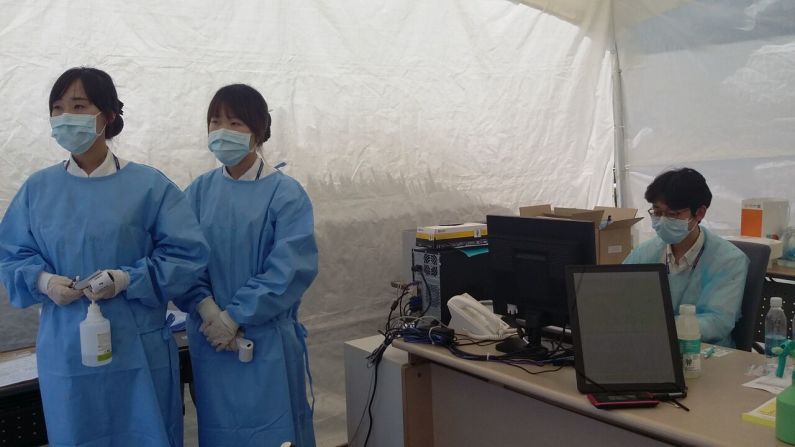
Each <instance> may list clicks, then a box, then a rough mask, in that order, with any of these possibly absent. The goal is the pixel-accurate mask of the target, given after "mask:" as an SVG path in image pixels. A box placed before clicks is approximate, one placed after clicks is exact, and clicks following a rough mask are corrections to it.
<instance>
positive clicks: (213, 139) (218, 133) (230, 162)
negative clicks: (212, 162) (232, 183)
mask: <svg viewBox="0 0 795 447" xmlns="http://www.w3.org/2000/svg"><path fill="white" fill-rule="evenodd" d="M250 141H251V134H250V133H243V132H236V131H234V130H229V129H218V130H214V131H212V132H210V134H209V135H208V143H207V146H208V147H209V148H210V152H212V153H213V155H215V158H217V159H218V161H220V162H221V163H223V164H224V166H234V165H236V164H238V163H240V160H242V159H243V158H245V156H246V155H248V153H249V152H250V151H251V148H250V147H249V142H250Z"/></svg>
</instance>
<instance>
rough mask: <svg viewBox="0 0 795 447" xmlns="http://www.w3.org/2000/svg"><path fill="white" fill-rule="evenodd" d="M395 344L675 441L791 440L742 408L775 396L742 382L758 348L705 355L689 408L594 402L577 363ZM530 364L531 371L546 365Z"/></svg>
mask: <svg viewBox="0 0 795 447" xmlns="http://www.w3.org/2000/svg"><path fill="white" fill-rule="evenodd" d="M393 345H394V346H395V347H396V348H399V349H402V350H404V351H407V352H409V353H410V354H414V355H416V356H419V357H422V358H425V359H428V360H430V361H433V362H435V363H438V364H442V365H445V366H448V367H451V368H454V369H457V370H460V371H463V372H466V373H469V374H472V375H474V376H478V377H481V378H484V379H487V380H489V381H491V382H493V383H497V384H500V385H502V386H504V387H506V388H510V389H512V390H514V391H517V392H519V393H522V394H525V395H528V396H531V397H533V398H536V399H539V400H542V401H545V402H547V403H549V404H552V405H555V406H558V407H561V408H565V409H568V410H570V411H574V412H576V413H579V414H582V415H586V416H589V417H593V418H595V419H599V420H602V421H603V422H606V423H609V424H613V425H617V426H621V427H624V428H627V429H629V430H632V431H635V432H639V433H643V434H646V435H649V436H652V437H654V438H658V439H662V440H664V441H668V442H672V443H675V444H686V445H744V446H754V447H765V446H785V445H787V444H784V443H782V442H780V441H778V440H777V439H776V436H775V431H774V429H772V428H769V427H764V426H761V425H758V424H753V423H750V422H746V421H743V420H742V418H741V415H742V413H743V412H746V411H750V410H752V409H754V408H756V407H757V406H759V405H760V404H762V403H764V402H765V401H767V400H769V399H771V398H772V397H773V395H772V394H770V393H768V392H767V391H762V390H757V389H752V388H747V387H743V386H741V385H742V384H743V383H746V382H748V381H750V380H752V379H754V377H750V376H747V375H745V372H746V371H747V370H748V367H749V365H752V364H759V363H762V362H763V357H762V356H761V355H759V354H754V353H750V352H745V351H735V350H732V353H731V354H729V355H726V356H723V357H719V358H715V357H713V358H710V359H705V360H703V362H702V375H701V377H699V378H697V379H691V380H688V381H687V385H688V397H687V398H686V399H683V400H682V403H683V404H684V405H686V406H687V407H688V408H690V411H689V412H687V411H684V410H682V409H680V408H676V407H674V406H672V405H669V404H667V403H661V404H660V405H658V406H657V407H655V408H635V409H623V410H612V411H606V410H599V409H597V408H595V407H594V406H592V405H591V404H590V403H589V402H588V400H587V399H586V397H585V395H583V394H580V393H579V392H578V391H577V382H576V377H575V373H574V368H571V367H567V368H563V369H562V370H560V371H557V372H552V373H547V374H540V375H530V374H527V373H525V372H523V371H521V370H519V369H517V368H515V367H512V366H509V365H502V364H499V363H493V362H476V361H470V360H462V359H459V358H457V357H454V356H453V355H452V354H450V352H449V351H448V350H447V349H445V348H442V347H436V346H429V345H423V344H413V343H406V342H404V341H402V340H395V341H394V343H393ZM465 349H466V350H467V351H470V352H477V353H481V354H485V353H486V352H487V351H490V352H492V353H495V354H497V352H496V350H495V349H494V348H493V347H490V348H485V347H474V346H468V347H466V348H465ZM527 368H528V369H530V370H532V371H539V370H542V369H544V368H541V367H532V366H527Z"/></svg>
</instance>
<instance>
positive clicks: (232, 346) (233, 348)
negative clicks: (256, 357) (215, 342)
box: [224, 330, 243, 352]
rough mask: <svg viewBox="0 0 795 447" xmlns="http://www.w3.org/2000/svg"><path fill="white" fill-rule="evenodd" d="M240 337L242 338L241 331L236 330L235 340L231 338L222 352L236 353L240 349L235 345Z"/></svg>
mask: <svg viewBox="0 0 795 447" xmlns="http://www.w3.org/2000/svg"><path fill="white" fill-rule="evenodd" d="M241 337H243V331H241V330H238V331H237V333H236V334H235V338H233V339H232V341H230V342H229V344H228V345H226V346H224V350H226V351H234V352H237V351H238V350H239V349H240V347H239V346H238V345H237V339H238V338H241Z"/></svg>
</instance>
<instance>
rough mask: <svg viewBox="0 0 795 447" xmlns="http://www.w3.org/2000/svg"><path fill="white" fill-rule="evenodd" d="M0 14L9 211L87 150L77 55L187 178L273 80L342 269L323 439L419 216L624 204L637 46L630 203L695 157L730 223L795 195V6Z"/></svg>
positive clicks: (279, 132) (313, 319) (729, 226)
mask: <svg viewBox="0 0 795 447" xmlns="http://www.w3.org/2000/svg"><path fill="white" fill-rule="evenodd" d="M298 3H300V4H298ZM0 9H2V10H3V14H2V15H0V39H2V45H1V46H0V79H2V82H0V95H2V97H3V99H4V104H6V107H2V108H0V123H3V124H1V125H0V160H2V163H0V215H1V214H2V213H3V212H4V210H5V208H6V207H7V205H8V203H9V201H10V200H11V198H12V197H13V195H14V193H15V192H16V190H17V189H18V188H19V186H20V185H21V184H22V182H23V181H24V180H25V179H26V178H27V176H28V175H29V174H30V173H31V172H33V171H35V170H38V169H41V168H43V167H45V166H48V165H51V164H53V163H55V162H57V161H59V160H62V159H63V158H64V156H65V152H64V151H63V150H61V149H60V148H58V147H57V146H56V144H55V143H54V142H53V141H52V139H51V138H50V137H49V127H48V120H47V114H46V110H47V108H46V103H47V96H48V93H49V89H50V87H51V85H52V83H53V81H54V79H55V78H56V77H57V76H58V75H59V74H60V73H61V72H63V71H64V70H65V69H66V68H68V67H71V66H75V65H92V66H97V67H99V68H102V69H105V70H106V71H108V72H109V73H110V74H111V76H113V78H114V80H115V81H116V84H117V87H118V90H119V94H120V97H121V99H122V101H124V103H125V114H124V118H125V129H124V131H123V132H122V134H121V135H120V136H119V137H117V138H116V139H115V141H114V142H113V144H112V146H111V147H112V149H113V150H114V151H116V152H117V153H118V154H119V155H120V156H122V157H124V158H127V159H130V160H133V161H137V162H142V163H146V164H150V165H152V166H154V167H156V168H159V169H161V170H162V171H164V172H165V174H166V175H168V176H169V177H170V178H172V179H173V180H174V181H175V182H176V183H177V184H178V185H180V186H182V187H184V186H186V185H187V184H188V183H189V182H190V181H191V180H192V179H193V178H195V177H196V176H197V175H199V174H200V173H202V172H205V171H206V170H208V169H211V168H213V167H215V166H216V163H215V161H214V159H213V158H212V156H211V155H210V153H209V152H208V151H207V150H206V126H205V121H204V119H205V116H204V114H205V110H206V106H207V103H208V101H209V99H210V98H211V96H212V94H213V92H214V91H215V90H216V89H217V88H218V87H220V86H222V85H224V84H227V83H231V82H245V83H249V84H251V85H253V86H254V87H256V88H257V89H259V90H260V91H262V92H263V94H264V96H265V97H266V99H267V100H268V103H269V105H270V107H271V108H272V109H273V110H272V115H273V122H274V127H273V131H272V135H273V136H272V138H271V140H270V141H269V142H268V143H267V144H266V145H265V147H264V151H265V155H266V158H267V159H268V160H269V161H270V162H271V163H276V162H278V161H287V162H288V166H287V168H286V169H285V172H286V173H288V174H290V175H292V176H294V177H296V178H297V179H298V180H300V181H301V182H302V183H303V184H304V185H305V186H306V189H307V191H308V193H309V194H310V196H311V197H312V200H313V203H314V207H315V217H316V230H317V237H318V244H319V246H320V250H321V271H320V275H319V276H318V279H317V280H316V282H315V284H314V285H313V287H312V288H311V289H310V291H309V292H308V293H307V295H306V297H305V300H304V305H303V306H302V318H303V319H304V320H305V322H306V323H307V327H308V329H309V332H310V339H309V341H310V351H311V355H312V369H313V374H314V378H315V386H316V396H317V397H318V404H317V407H316V409H317V412H316V415H315V423H316V428H317V433H318V440H319V442H318V444H319V445H335V444H340V443H342V442H344V441H345V437H346V434H345V423H344V419H345V411H344V390H343V389H342V383H344V380H343V379H342V369H343V368H342V354H341V353H342V349H341V348H340V346H341V342H342V341H343V340H346V339H351V338H356V337H359V336H363V335H367V334H372V333H374V331H375V330H376V329H378V328H379V327H380V326H381V325H382V324H383V321H382V319H383V318H385V315H386V312H385V309H387V308H388V304H389V302H390V300H391V299H392V294H391V290H390V289H389V287H388V284H389V281H390V280H392V279H396V278H397V277H398V275H399V274H400V271H401V265H400V262H401V253H400V250H399V247H398V244H399V241H400V232H401V230H403V229H406V228H412V227H415V226H417V225H425V224H435V223H440V222H454V221H462V220H472V219H483V217H484V215H485V214H486V213H489V212H491V213H502V214H515V213H516V212H517V208H518V207H519V206H521V205H527V204H533V203H546V202H552V203H555V204H558V205H565V206H574V207H591V206H594V205H609V204H611V203H612V193H613V191H612V187H613V174H612V168H613V162H614V157H613V154H614V146H615V135H616V132H615V128H614V126H615V124H616V123H615V122H614V116H613V113H614V112H613V108H614V104H613V94H614V81H615V80H616V79H615V78H614V71H615V70H614V69H615V68H616V66H615V64H616V61H618V63H619V64H620V67H621V70H622V71H621V79H620V84H619V85H620V86H621V89H622V92H623V95H622V96H621V97H622V98H623V100H624V101H623V104H622V106H623V115H622V116H621V117H619V118H622V119H623V123H624V126H625V129H624V137H625V141H620V142H619V143H620V145H619V146H620V147H623V148H624V152H623V153H622V154H621V155H622V156H623V157H622V159H623V160H624V161H625V165H623V166H618V167H617V168H618V173H619V180H623V185H624V187H625V190H626V192H627V194H626V196H625V199H626V204H627V205H631V206H636V207H639V208H645V203H644V202H643V199H642V193H643V190H644V189H645V187H646V185H647V184H648V182H649V181H650V180H651V178H653V176H654V175H655V174H657V173H658V172H659V171H660V170H661V169H664V168H665V167H668V166H673V165H683V164H688V165H692V166H693V167H695V168H696V169H700V170H702V171H703V172H704V173H705V174H706V175H707V177H708V180H709V181H710V184H711V185H712V187H713V193H714V194H715V201H714V202H713V206H712V209H711V210H710V213H709V214H708V218H709V222H708V223H709V225H711V226H712V227H713V229H717V230H719V231H725V232H732V231H734V232H736V230H737V227H738V216H739V201H740V200H741V199H742V198H744V197H748V196H751V195H754V196H758V195H785V196H786V195H789V198H790V200H795V197H794V196H793V194H795V184H793V182H795V177H794V176H792V175H791V173H792V172H793V171H792V167H793V166H795V150H793V146H792V142H793V141H795V126H793V121H795V96H794V95H793V92H795V85H793V82H795V69H794V68H793V67H795V30H794V29H793V27H794V26H795V6H793V2H792V1H791V0H778V1H777V0H755V1H752V0H693V1H684V0H545V1H541V0H538V1H534V0H521V1H519V0H514V1H509V0H466V1H461V0H434V1H423V0H390V1H371V0H339V1H334V2H324V1H322V0H309V1H305V2H294V1H292V0H242V1H236V2H232V3H229V4H224V6H223V8H220V7H219V6H218V3H217V2H214V1H211V0H197V1H193V2H191V5H190V8H186V7H183V6H181V5H179V4H177V3H174V2H160V1H157V0H142V1H140V2H135V3H130V2H123V1H121V0H106V1H101V0H89V1H86V2H80V3H76V2H47V3H41V2H19V1H16V0H0ZM614 30H615V35H614ZM32 36H35V37H32ZM616 45H617V47H618V51H619V54H614V49H615V47H616ZM617 110H621V108H617ZM618 122H619V123H621V122H622V120H618ZM737 179H742V181H737ZM793 210H795V206H793ZM644 225H646V224H645V223H642V224H641V225H640V227H641V228H642V229H643V228H645V229H646V230H647V231H648V227H644ZM86 273H90V272H86ZM352 309H353V310H354V311H352ZM10 315H11V319H17V318H16V317H17V316H18V315H22V314H21V313H19V314H10ZM28 315H29V316H30V318H29V319H26V320H25V321H24V322H23V323H24V324H26V326H25V327H26V328H27V329H28V330H31V327H35V324H36V323H35V315H34V314H32V313H28ZM4 318H5V317H4ZM17 320H18V319H17ZM6 323H7V320H3V321H2V324H0V328H2V327H8V325H7V324H6Z"/></svg>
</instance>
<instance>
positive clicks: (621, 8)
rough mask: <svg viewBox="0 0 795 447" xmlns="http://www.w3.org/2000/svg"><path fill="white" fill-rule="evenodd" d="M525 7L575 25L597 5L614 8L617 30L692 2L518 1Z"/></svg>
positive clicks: (626, 0) (688, 0)
mask: <svg viewBox="0 0 795 447" xmlns="http://www.w3.org/2000/svg"><path fill="white" fill-rule="evenodd" d="M518 1H519V2H521V3H524V4H525V5H528V6H530V7H532V8H535V9H538V10H540V11H543V12H545V13H547V14H552V15H554V16H557V17H559V18H561V19H563V20H567V21H569V22H571V23H573V24H575V25H579V24H581V23H583V21H584V20H585V19H587V18H588V17H590V11H591V9H592V8H593V6H594V4H595V3H599V4H602V5H606V6H608V7H610V8H612V11H613V21H614V23H615V27H616V29H622V28H626V27H630V26H635V25H637V24H638V23H640V22H642V21H644V20H646V19H648V18H650V17H655V16H658V15H660V14H663V13H666V12H668V11H670V10H673V9H676V8H678V7H680V6H682V5H684V4H686V3H689V2H690V1H691V0H656V1H654V2H643V3H636V2H635V0H518Z"/></svg>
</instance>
